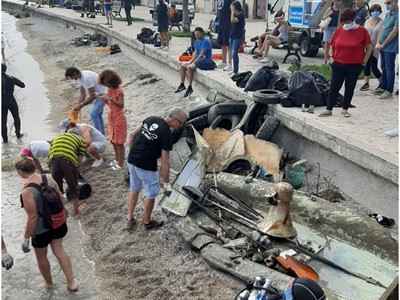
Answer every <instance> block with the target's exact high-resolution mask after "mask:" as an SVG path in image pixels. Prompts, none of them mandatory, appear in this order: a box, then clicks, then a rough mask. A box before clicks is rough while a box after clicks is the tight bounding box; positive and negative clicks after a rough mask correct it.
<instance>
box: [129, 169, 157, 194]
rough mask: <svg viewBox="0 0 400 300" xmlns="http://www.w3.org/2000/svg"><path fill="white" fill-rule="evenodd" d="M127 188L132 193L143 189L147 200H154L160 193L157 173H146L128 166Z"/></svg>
mask: <svg viewBox="0 0 400 300" xmlns="http://www.w3.org/2000/svg"><path fill="white" fill-rule="evenodd" d="M128 169H129V187H130V191H131V192H134V193H138V192H140V190H141V189H143V188H144V192H145V195H146V198H147V199H155V198H156V197H157V195H158V193H159V192H160V184H159V178H158V172H157V171H147V170H143V169H141V168H138V167H136V166H134V165H132V164H128Z"/></svg>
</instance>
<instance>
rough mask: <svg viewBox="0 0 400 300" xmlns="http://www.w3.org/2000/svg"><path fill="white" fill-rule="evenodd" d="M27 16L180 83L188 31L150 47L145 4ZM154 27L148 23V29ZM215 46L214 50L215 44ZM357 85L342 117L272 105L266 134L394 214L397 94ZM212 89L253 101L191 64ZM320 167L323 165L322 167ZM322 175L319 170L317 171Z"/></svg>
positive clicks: (9, 4) (245, 66) (257, 25)
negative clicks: (103, 44) (142, 35)
mask: <svg viewBox="0 0 400 300" xmlns="http://www.w3.org/2000/svg"><path fill="white" fill-rule="evenodd" d="M21 3H22V2H20V1H2V4H3V9H4V8H12V9H20V8H21ZM26 10H27V11H28V12H29V13H30V14H31V15H32V16H33V17H40V18H45V19H49V20H52V21H54V22H58V23H60V24H65V25H67V24H68V25H69V26H71V28H73V27H74V26H75V27H77V28H80V29H82V30H84V31H85V32H88V33H94V32H97V33H101V34H103V35H106V36H107V37H108V39H109V42H110V43H118V44H119V45H120V47H121V49H122V52H123V53H124V54H125V55H127V56H128V57H129V58H131V59H134V60H135V61H136V62H137V63H138V64H140V65H142V66H144V67H146V68H148V69H149V70H150V71H151V72H153V73H155V74H157V75H158V76H159V77H162V78H163V79H165V80H166V81H167V82H169V83H170V84H172V85H177V84H178V83H179V79H178V74H177V69H178V64H179V62H178V56H179V55H180V54H181V53H182V52H183V51H184V50H185V49H186V48H187V46H188V45H189V44H190V39H189V38H173V39H172V41H171V45H170V50H169V51H168V52H164V51H157V50H156V49H155V48H154V47H153V46H152V45H146V44H142V43H140V42H139V41H137V40H136V35H137V34H138V33H139V32H140V30H141V28H142V27H150V28H152V24H151V18H150V15H149V13H148V9H147V8H145V7H137V8H136V9H135V10H134V11H133V15H134V16H135V17H139V18H143V19H144V21H140V22H134V23H133V26H129V27H128V26H126V23H125V22H118V21H114V26H113V28H106V27H105V26H104V25H102V23H103V22H105V17H102V16H98V17H96V18H95V19H87V18H80V14H78V13H77V12H75V11H72V10H68V9H63V8H52V9H49V8H41V9H37V8H36V7H34V6H28V7H26ZM212 17H213V16H211V15H204V14H196V18H195V20H194V21H193V25H192V26H193V27H194V26H202V27H207V26H208V23H209V20H210V19H211V18H212ZM153 29H154V28H153ZM264 29H265V24H264V22H260V21H258V22H257V21H254V20H248V21H247V25H246V35H247V36H246V40H249V38H250V37H252V36H255V35H256V34H259V33H260V32H262V31H264ZM216 51H218V50H216ZM321 56H322V51H320V53H319V56H318V57H317V58H302V60H303V63H304V64H321V63H322V60H321ZM271 58H272V59H274V60H276V61H278V62H279V63H280V68H281V69H282V70H286V69H287V68H288V66H290V64H281V61H282V58H283V51H282V50H271ZM261 66H262V65H261V63H260V62H259V61H258V60H255V59H252V58H251V56H250V55H246V54H241V55H240V71H247V70H251V71H253V72H255V71H256V70H257V69H259V68H260V67H261ZM362 84H363V81H359V82H358V84H357V87H356V91H355V95H354V98H353V102H352V103H353V104H354V105H355V106H356V108H354V109H351V110H350V112H351V118H349V119H344V118H342V117H341V116H340V110H339V109H335V110H334V116H332V117H330V118H324V119H321V118H318V117H317V115H318V113H319V112H320V111H322V110H323V109H324V108H323V107H320V108H316V113H315V114H314V115H311V114H307V113H301V112H300V110H299V108H284V107H282V106H280V105H271V106H270V114H273V115H275V116H276V117H277V118H279V119H280V120H281V124H282V125H281V127H280V128H279V129H278V131H277V133H276V134H275V135H274V138H273V141H274V142H276V143H278V144H279V145H281V146H283V147H285V148H286V149H287V150H288V151H289V152H291V153H292V154H294V155H296V156H298V157H301V158H306V159H307V160H308V161H309V162H310V163H311V164H316V163H319V164H320V166H321V170H323V171H324V170H325V171H326V174H325V175H326V176H325V177H329V176H331V175H332V174H333V176H331V177H332V178H331V181H330V183H331V184H332V185H334V186H337V187H339V188H340V189H341V190H342V191H344V192H345V193H346V194H347V195H349V196H350V197H352V198H353V199H354V200H356V201H358V202H359V203H361V204H362V205H364V206H365V207H367V208H369V209H370V210H372V211H373V212H378V213H381V214H383V215H386V216H390V217H392V218H395V220H396V221H397V220H398V139H397V138H395V139H390V138H387V137H385V136H384V131H386V130H390V129H393V128H396V127H397V126H398V101H397V99H393V100H385V102H383V100H379V99H376V97H374V96H371V94H370V93H369V92H360V91H359V87H360V86H361V85H362ZM210 88H213V89H216V90H217V91H218V92H219V94H221V95H223V96H225V97H227V98H230V99H232V100H235V101H239V100H240V101H243V100H245V101H247V102H250V101H252V100H251V99H252V98H251V93H245V92H243V90H242V89H239V88H237V87H236V86H235V84H234V82H233V81H232V80H230V78H229V76H228V75H227V74H226V72H223V71H222V70H215V71H198V72H196V76H195V91H196V92H197V91H203V90H207V89H210ZM323 171H322V172H323ZM321 175H322V177H324V174H323V173H321Z"/></svg>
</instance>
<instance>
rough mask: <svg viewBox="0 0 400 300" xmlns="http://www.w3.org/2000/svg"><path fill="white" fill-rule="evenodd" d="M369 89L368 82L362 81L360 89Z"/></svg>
mask: <svg viewBox="0 0 400 300" xmlns="http://www.w3.org/2000/svg"><path fill="white" fill-rule="evenodd" d="M368 90H369V83H364V85H363V86H362V87H360V91H368Z"/></svg>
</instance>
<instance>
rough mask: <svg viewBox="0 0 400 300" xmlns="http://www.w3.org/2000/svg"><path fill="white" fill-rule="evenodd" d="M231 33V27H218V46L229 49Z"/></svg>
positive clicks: (225, 25)
mask: <svg viewBox="0 0 400 300" xmlns="http://www.w3.org/2000/svg"><path fill="white" fill-rule="evenodd" d="M230 32H231V25H230V24H229V25H227V24H224V25H219V26H218V40H217V42H218V45H220V46H221V47H222V46H228V47H229V34H230Z"/></svg>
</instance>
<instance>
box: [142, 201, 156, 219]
mask: <svg viewBox="0 0 400 300" xmlns="http://www.w3.org/2000/svg"><path fill="white" fill-rule="evenodd" d="M153 207H154V199H145V200H144V215H143V223H144V224H149V223H150V221H151V213H152V212H153Z"/></svg>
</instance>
